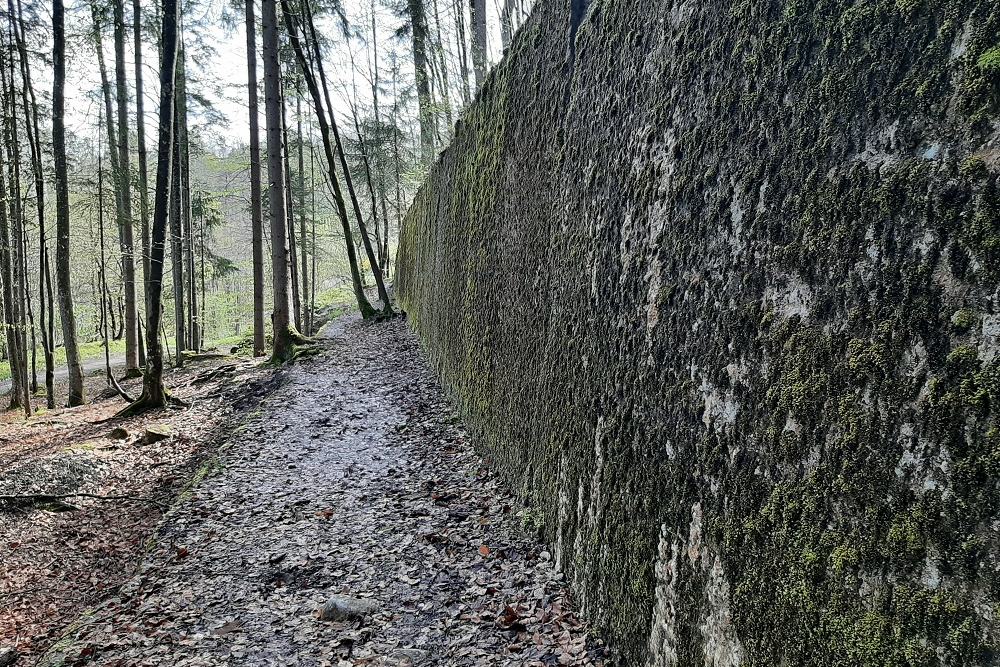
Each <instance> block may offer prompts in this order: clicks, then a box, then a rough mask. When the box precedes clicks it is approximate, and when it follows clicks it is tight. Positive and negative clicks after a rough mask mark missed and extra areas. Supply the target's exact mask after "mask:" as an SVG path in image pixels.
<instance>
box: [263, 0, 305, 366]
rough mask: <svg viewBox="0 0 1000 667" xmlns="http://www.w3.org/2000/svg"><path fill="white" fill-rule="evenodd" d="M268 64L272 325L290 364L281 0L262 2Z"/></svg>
mask: <svg viewBox="0 0 1000 667" xmlns="http://www.w3.org/2000/svg"><path fill="white" fill-rule="evenodd" d="M261 19H262V24H263V33H264V34H263V44H262V49H263V62H264V115H265V119H266V123H267V180H268V188H267V204H268V218H269V219H270V225H271V271H272V275H273V283H274V310H273V311H272V313H271V326H272V328H273V330H274V346H273V351H272V356H273V358H274V359H275V360H276V361H288V360H289V359H291V357H292V354H293V353H294V351H295V342H296V340H297V339H298V337H299V334H298V332H297V331H296V330H295V328H294V327H293V325H292V319H291V310H290V307H291V304H290V303H289V298H288V286H289V283H288V246H287V232H286V229H287V219H286V211H285V173H284V172H285V169H284V167H285V165H284V162H283V161H282V154H281V144H282V136H281V130H282V122H281V107H282V103H281V65H280V61H279V57H280V53H279V43H278V8H277V0H262V2H261Z"/></svg>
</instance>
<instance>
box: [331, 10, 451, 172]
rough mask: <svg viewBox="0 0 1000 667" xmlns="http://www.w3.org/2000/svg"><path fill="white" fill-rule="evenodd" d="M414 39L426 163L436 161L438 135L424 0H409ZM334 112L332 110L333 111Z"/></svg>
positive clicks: (418, 97) (412, 36)
mask: <svg viewBox="0 0 1000 667" xmlns="http://www.w3.org/2000/svg"><path fill="white" fill-rule="evenodd" d="M407 8H408V10H409V14H410V33H411V38H412V40H413V70H414V72H415V73H416V77H417V111H418V114H419V116H420V157H421V160H422V161H423V163H424V165H425V166H426V165H429V164H430V163H431V162H433V161H434V138H435V136H436V135H437V131H436V130H435V122H434V110H433V109H432V104H431V83H430V77H429V76H428V74H427V16H426V14H425V13H424V1H423V0H407ZM331 113H332V111H331Z"/></svg>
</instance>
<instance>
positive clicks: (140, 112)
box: [132, 0, 149, 308]
mask: <svg viewBox="0 0 1000 667" xmlns="http://www.w3.org/2000/svg"><path fill="white" fill-rule="evenodd" d="M140 1H141V0H133V1H132V37H133V41H134V45H133V50H134V52H135V113H136V123H135V136H136V144H137V145H138V154H139V215H140V218H141V220H142V279H143V283H144V284H145V283H146V282H148V281H149V181H148V173H149V171H148V168H147V159H146V119H145V110H144V107H145V104H146V102H145V100H144V99H143V95H144V94H145V93H144V92H143V83H142V6H141V5H140ZM144 292H145V290H144ZM143 299H144V300H145V293H144V294H143ZM146 307H147V308H148V307H149V305H148V304H146Z"/></svg>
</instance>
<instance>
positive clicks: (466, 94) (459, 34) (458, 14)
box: [454, 0, 472, 106]
mask: <svg viewBox="0 0 1000 667" xmlns="http://www.w3.org/2000/svg"><path fill="white" fill-rule="evenodd" d="M454 8H455V26H456V28H457V30H456V31H455V32H456V39H457V41H458V66H459V71H460V72H461V74H462V102H463V104H464V106H469V104H470V103H471V102H472V89H471V88H470V87H469V74H470V73H469V47H468V40H467V38H466V36H465V0H455V2H454Z"/></svg>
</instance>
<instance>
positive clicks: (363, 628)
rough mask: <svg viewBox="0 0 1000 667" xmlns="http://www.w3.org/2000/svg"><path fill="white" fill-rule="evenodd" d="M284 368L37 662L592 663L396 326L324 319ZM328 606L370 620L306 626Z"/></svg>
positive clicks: (588, 644)
mask: <svg viewBox="0 0 1000 667" xmlns="http://www.w3.org/2000/svg"><path fill="white" fill-rule="evenodd" d="M284 372H285V374H286V375H285V382H286V383H285V385H284V386H283V387H281V388H280V389H278V390H277V391H276V392H275V393H274V394H272V395H271V396H270V397H269V398H268V399H266V401H265V402H264V404H263V405H262V407H261V409H260V411H259V412H258V413H257V414H255V415H251V416H249V421H248V422H247V423H246V424H245V425H243V426H239V425H237V424H231V425H230V428H231V429H232V439H231V441H230V443H229V444H228V445H226V446H225V447H224V448H223V453H222V455H221V459H220V461H219V465H218V466H217V468H218V471H217V472H216V473H215V474H212V475H210V476H209V477H208V478H206V479H205V480H203V481H202V482H201V483H200V484H199V485H197V486H196V487H195V488H194V489H193V491H192V493H191V496H190V497H189V498H188V499H186V500H184V501H181V502H179V503H178V504H177V505H176V506H174V508H173V509H172V510H171V511H170V512H169V513H168V514H167V516H166V518H165V519H164V523H163V525H162V526H161V528H160V530H159V531H158V534H157V535H156V537H155V544H154V546H153V548H152V550H151V552H150V553H149V555H148V558H147V560H146V562H145V564H144V565H143V567H142V568H141V569H140V571H139V573H138V574H137V575H136V576H135V577H134V578H133V579H132V580H131V581H130V582H128V583H126V585H125V586H124V587H123V588H122V591H121V593H120V594H119V595H118V596H116V597H113V598H111V599H110V600H108V601H107V602H106V603H105V604H103V605H101V606H100V607H98V608H97V609H95V610H94V612H93V614H91V615H88V617H86V620H85V621H84V622H83V625H81V626H78V627H75V628H68V629H67V630H68V633H67V636H68V637H70V638H71V639H70V641H69V643H68V644H63V645H62V646H59V647H57V648H56V649H55V650H53V651H52V652H50V654H49V655H48V656H47V657H46V659H44V660H43V661H42V662H41V664H50V665H55V664H62V663H61V662H60V661H61V660H62V658H65V659H66V661H67V663H73V662H74V661H75V660H80V659H84V660H85V661H86V664H88V665H89V664H98V665H106V666H112V665H129V666H133V665H166V664H169V665H171V666H173V667H182V666H186V667H193V666H194V665H202V666H204V665H213V666H215V665H255V666H256V665H259V666H261V667H263V666H265V665H267V666H271V665H297V666H307V665H308V666H313V667H320V666H324V665H330V666H339V665H372V666H374V665H385V666H388V665H396V666H399V667H403V666H406V665H436V666H463V667H466V666H467V667H473V666H481V665H482V666H488V665H497V666H499V665H511V666H513V665H518V666H522V665H527V666H531V665H539V666H540V665H588V666H589V665H603V664H604V662H603V660H604V658H602V657H601V655H602V654H603V652H604V650H603V648H601V646H600V645H599V644H597V643H595V642H594V641H593V640H591V639H588V637H587V635H586V633H585V630H584V628H583V627H582V625H581V624H580V623H579V621H578V620H577V619H576V617H575V615H574V614H573V613H572V611H571V610H570V608H569V602H568V601H567V595H566V590H565V588H564V584H563V583H562V579H561V577H560V576H559V575H558V574H557V573H556V572H555V570H554V568H553V566H552V564H551V557H550V556H549V554H548V552H547V551H546V550H545V548H544V547H543V546H542V545H541V544H539V543H538V542H537V541H536V540H535V539H534V538H533V537H529V536H527V535H525V534H524V533H523V532H522V528H521V526H522V523H523V522H522V520H521V519H519V518H518V514H517V512H518V506H517V504H516V503H515V502H514V501H513V499H512V498H511V497H510V496H509V495H508V494H507V493H506V492H504V491H503V489H502V488H501V487H500V485H499V484H498V482H497V481H496V480H495V479H494V477H493V476H492V475H491V474H490V473H489V472H488V470H487V469H486V467H485V465H484V464H483V462H482V460H481V459H479V458H478V457H477V456H476V455H475V454H474V453H473V452H472V450H471V447H470V446H469V444H468V442H467V437H466V434H465V431H464V429H463V427H462V425H461V423H460V421H459V420H458V419H456V418H455V416H454V415H453V413H452V412H451V411H450V409H449V408H448V406H447V403H446V401H445V398H444V396H443V393H442V391H441V389H440V387H439V386H438V384H437V382H436V381H435V379H434V377H433V376H432V374H431V372H430V370H429V369H428V366H427V364H426V362H425V360H424V359H423V356H422V353H421V351H420V347H419V345H418V343H417V341H416V339H415V337H414V336H413V334H412V333H411V332H410V331H409V330H408V329H407V328H406V325H405V324H404V323H403V322H392V323H389V324H382V325H366V324H363V323H361V322H360V321H358V320H356V319H352V318H347V319H344V318H342V319H340V320H337V321H335V322H333V323H332V324H331V325H330V326H329V327H327V329H326V331H325V333H324V334H323V335H322V337H321V340H320V354H319V355H317V356H315V357H313V358H308V359H305V360H303V361H300V362H298V363H296V364H295V365H293V366H291V367H290V368H289V369H288V370H287V371H284ZM333 594H342V595H347V596H352V597H354V598H359V599H363V600H367V601H369V603H374V611H373V612H372V611H369V612H368V613H366V614H364V615H363V617H362V618H360V619H358V620H354V621H349V622H329V621H320V620H317V619H316V618H315V616H314V615H313V611H314V609H315V608H316V605H317V604H318V603H321V602H323V601H325V600H327V599H328V598H329V596H331V595H333ZM91 660H92V661H93V662H91Z"/></svg>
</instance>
